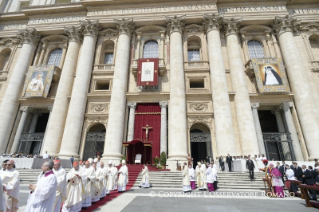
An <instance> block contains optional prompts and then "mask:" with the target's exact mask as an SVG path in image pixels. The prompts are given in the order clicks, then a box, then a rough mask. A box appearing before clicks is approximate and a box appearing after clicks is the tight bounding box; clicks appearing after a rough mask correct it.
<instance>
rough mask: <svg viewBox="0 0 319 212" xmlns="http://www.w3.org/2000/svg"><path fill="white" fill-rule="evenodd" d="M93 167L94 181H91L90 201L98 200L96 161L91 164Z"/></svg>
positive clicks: (98, 183) (98, 187) (98, 186)
mask: <svg viewBox="0 0 319 212" xmlns="http://www.w3.org/2000/svg"><path fill="white" fill-rule="evenodd" d="M92 167H93V169H94V175H95V180H94V182H93V183H92V187H91V189H92V190H91V196H92V197H91V198H92V199H91V201H92V202H97V201H99V200H100V195H101V193H100V188H101V187H100V182H99V177H98V168H97V165H96V163H93V165H92Z"/></svg>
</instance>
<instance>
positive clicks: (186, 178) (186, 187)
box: [182, 162, 192, 193]
mask: <svg viewBox="0 0 319 212" xmlns="http://www.w3.org/2000/svg"><path fill="white" fill-rule="evenodd" d="M182 174H183V191H184V193H186V192H190V191H192V189H191V184H190V180H189V171H188V167H187V163H186V162H184V170H183V173H182Z"/></svg>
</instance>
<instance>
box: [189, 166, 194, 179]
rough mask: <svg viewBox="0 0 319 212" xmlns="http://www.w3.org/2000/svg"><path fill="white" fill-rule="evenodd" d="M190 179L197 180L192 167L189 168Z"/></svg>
mask: <svg viewBox="0 0 319 212" xmlns="http://www.w3.org/2000/svg"><path fill="white" fill-rule="evenodd" d="M188 173H189V179H190V181H195V170H194V169H193V167H192V168H190V169H188Z"/></svg>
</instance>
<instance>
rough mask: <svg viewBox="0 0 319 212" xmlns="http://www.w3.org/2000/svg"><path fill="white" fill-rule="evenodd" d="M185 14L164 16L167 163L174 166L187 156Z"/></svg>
mask: <svg viewBox="0 0 319 212" xmlns="http://www.w3.org/2000/svg"><path fill="white" fill-rule="evenodd" d="M184 19H185V16H181V17H177V16H174V17H172V18H168V17H166V24H167V31H168V34H169V39H170V72H169V74H170V77H169V78H170V84H169V85H170V102H169V119H168V121H169V123H168V124H169V143H168V165H169V168H170V169H173V168H174V167H176V161H175V160H179V161H181V162H182V161H186V158H187V120H186V98H185V77H184V60H183V39H182V33H183V28H184V25H185V20H184Z"/></svg>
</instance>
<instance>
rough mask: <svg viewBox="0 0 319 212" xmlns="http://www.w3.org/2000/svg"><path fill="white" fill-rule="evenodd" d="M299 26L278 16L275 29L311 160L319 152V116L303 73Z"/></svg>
mask: <svg viewBox="0 0 319 212" xmlns="http://www.w3.org/2000/svg"><path fill="white" fill-rule="evenodd" d="M299 24H300V22H299V20H297V19H296V17H295V16H292V15H287V16H285V17H278V16H276V19H275V22H274V23H272V26H273V28H274V30H275V31H276V32H277V36H278V38H279V43H280V47H281V52H282V55H283V59H284V61H285V66H286V69H287V74H288V77H289V83H290V87H291V90H292V92H293V93H294V103H295V105H296V108H297V113H298V117H299V120H300V123H301V128H302V129H303V135H304V138H305V141H306V143H307V147H308V152H309V160H310V159H314V158H318V157H319V152H318V151H317V150H318V149H319V142H318V141H319V117H318V111H317V110H318V109H317V108H316V107H315V101H314V99H313V96H312V93H311V88H310V85H309V82H308V81H307V78H306V74H305V73H304V71H305V70H306V69H305V68H304V66H303V61H302V59H301V58H302V57H301V56H300V54H299V49H298V48H297V46H296V43H295V40H294V35H293V32H295V34H298V28H299ZM295 151H296V150H295ZM296 157H297V154H296Z"/></svg>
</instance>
